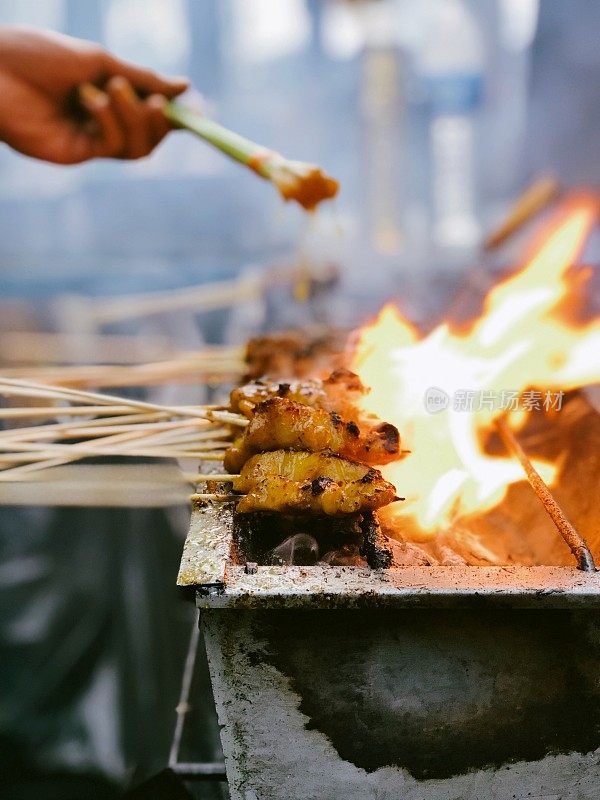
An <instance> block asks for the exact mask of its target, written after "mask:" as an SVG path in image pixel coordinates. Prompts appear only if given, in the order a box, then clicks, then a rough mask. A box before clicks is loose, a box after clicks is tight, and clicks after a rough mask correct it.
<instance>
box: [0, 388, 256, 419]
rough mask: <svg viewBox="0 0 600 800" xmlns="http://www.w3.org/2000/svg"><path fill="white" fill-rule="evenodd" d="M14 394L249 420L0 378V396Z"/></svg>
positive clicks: (207, 410)
mask: <svg viewBox="0 0 600 800" xmlns="http://www.w3.org/2000/svg"><path fill="white" fill-rule="evenodd" d="M2 394H4V395H9V396H10V395H16V396H25V397H46V398H49V399H60V400H79V401H80V402H82V403H90V404H92V403H95V404H101V405H102V404H106V405H121V406H123V405H124V406H129V407H130V408H133V409H137V410H138V411H139V410H145V411H164V412H169V413H170V414H172V415H173V416H180V417H181V416H190V417H199V418H200V419H205V420H208V421H209V422H212V421H215V420H217V421H220V422H226V423H227V424H229V425H238V426H239V427H246V425H248V420H247V419H246V417H244V416H242V415H241V414H233V413H231V412H230V411H219V410H216V409H214V407H211V408H204V407H202V406H165V405H158V404H157V403H148V402H145V401H142V400H129V399H127V398H123V397H116V396H114V395H110V394H100V393H98V392H84V391H82V390H80V389H67V388H64V387H60V388H59V387H48V386H44V385H43V384H39V383H36V382H34V381H26V380H18V379H16V378H0V395H2Z"/></svg>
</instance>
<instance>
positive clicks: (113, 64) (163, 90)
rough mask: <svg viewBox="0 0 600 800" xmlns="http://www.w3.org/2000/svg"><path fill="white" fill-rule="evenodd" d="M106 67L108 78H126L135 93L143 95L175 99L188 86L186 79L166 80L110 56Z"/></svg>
mask: <svg viewBox="0 0 600 800" xmlns="http://www.w3.org/2000/svg"><path fill="white" fill-rule="evenodd" d="M106 67H107V71H108V73H109V74H108V76H107V77H108V78H111V77H112V76H113V75H121V76H122V77H123V78H127V80H128V81H129V83H130V84H131V85H132V86H133V88H134V89H135V90H136V91H138V92H142V93H143V94H149V95H150V94H162V95H165V97H176V96H177V95H178V94H181V93H182V92H185V90H186V89H187V88H188V87H189V85H190V82H189V80H188V79H187V78H184V77H179V76H178V77H174V78H167V77H165V76H164V75H159V74H158V73H156V72H153V71H152V70H151V69H146V68H145V67H138V66H137V65H136V64H130V63H129V62H128V61H122V60H121V59H120V58H115V57H114V56H112V55H109V59H108V63H107V64H106Z"/></svg>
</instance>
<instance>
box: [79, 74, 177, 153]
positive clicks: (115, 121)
mask: <svg viewBox="0 0 600 800" xmlns="http://www.w3.org/2000/svg"><path fill="white" fill-rule="evenodd" d="M79 95H80V98H81V102H82V104H83V105H84V107H85V108H86V110H87V111H88V113H89V114H90V116H91V120H92V123H93V130H91V131H90V134H91V135H92V136H93V138H94V139H95V141H94V142H93V152H94V155H95V156H97V157H98V156H99V157H105V158H128V159H135V158H142V157H143V156H146V155H148V154H149V153H150V152H151V151H152V150H153V149H154V148H155V147H156V145H157V144H158V143H159V142H160V141H161V140H162V139H163V138H164V136H165V135H166V134H167V133H168V132H169V130H171V125H170V123H169V122H168V120H167V118H166V117H165V114H164V107H165V104H166V102H167V101H166V98H165V97H164V96H162V95H156V94H154V95H151V96H150V97H149V98H148V99H147V100H142V99H140V98H139V97H138V95H137V94H136V93H135V92H134V90H133V88H132V86H131V84H130V83H129V81H127V80H126V79H125V78H123V77H122V76H115V77H113V78H111V79H110V80H109V81H108V83H107V84H106V87H105V91H102V90H100V89H98V88H97V87H96V86H92V85H91V84H84V85H83V86H82V87H80V92H79Z"/></svg>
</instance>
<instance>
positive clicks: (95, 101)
mask: <svg viewBox="0 0 600 800" xmlns="http://www.w3.org/2000/svg"><path fill="white" fill-rule="evenodd" d="M187 86H188V82H187V81H186V80H185V79H182V78H173V79H169V78H165V77H162V76H160V75H157V74H156V73H154V72H152V71H150V70H147V69H143V68H142V67H138V66H135V65H133V64H129V63H127V62H126V61H121V60H120V59H118V58H115V57H114V56H112V55H111V54H110V53H108V52H106V51H105V50H104V49H102V48H101V47H100V46H99V45H96V44H94V43H93V42H87V41H83V40H81V39H73V38H71V37H70V36H63V35H61V34H57V33H48V32H45V31H36V30H33V29H29V28H17V27H9V26H6V27H4V26H2V27H0V140H2V141H4V142H6V143H7V144H8V145H10V146H11V147H13V148H14V149H15V150H18V151H19V152H21V153H24V154H25V155H28V156H33V157H34V158H40V159H43V160H45V161H52V162H54V163H57V164H76V163H80V162H82V161H87V160H88V159H91V158H141V157H142V156H146V155H148V153H150V152H151V151H152V150H153V149H154V147H156V145H157V144H158V143H159V142H160V141H161V140H162V139H163V138H164V136H165V135H166V134H167V133H168V131H169V130H170V129H171V127H172V126H171V124H170V123H169V122H168V120H167V119H166V117H165V115H164V113H163V109H164V106H165V103H166V102H167V99H170V98H172V97H175V96H176V95H178V94H181V92H183V91H185V89H186V88H187Z"/></svg>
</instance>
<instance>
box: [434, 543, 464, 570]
mask: <svg viewBox="0 0 600 800" xmlns="http://www.w3.org/2000/svg"><path fill="white" fill-rule="evenodd" d="M435 549H436V552H437V554H438V557H439V559H440V564H441V565H442V566H443V567H464V566H465V565H466V564H467V561H466V559H464V558H463V557H462V556H461V555H460V554H459V553H457V552H456V551H455V550H453V549H452V548H451V547H448V545H446V544H439V545H438V546H437V547H436V548H435Z"/></svg>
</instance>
